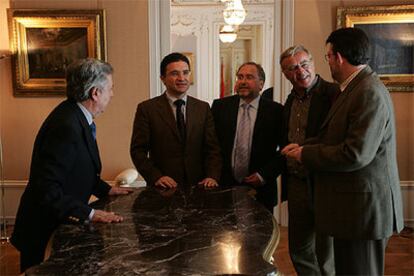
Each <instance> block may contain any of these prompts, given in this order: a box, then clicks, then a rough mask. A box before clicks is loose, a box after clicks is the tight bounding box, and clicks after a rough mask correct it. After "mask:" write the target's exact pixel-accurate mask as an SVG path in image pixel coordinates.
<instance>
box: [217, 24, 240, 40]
mask: <svg viewBox="0 0 414 276" xmlns="http://www.w3.org/2000/svg"><path fill="white" fill-rule="evenodd" d="M219 38H220V40H221V42H223V43H232V42H234V41H235V40H236V38H237V33H236V31H235V29H234V27H233V26H231V25H224V26H223V28H221V30H220V33H219Z"/></svg>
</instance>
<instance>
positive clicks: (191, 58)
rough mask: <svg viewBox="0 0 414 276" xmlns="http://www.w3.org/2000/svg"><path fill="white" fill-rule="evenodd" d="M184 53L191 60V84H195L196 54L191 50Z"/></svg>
mask: <svg viewBox="0 0 414 276" xmlns="http://www.w3.org/2000/svg"><path fill="white" fill-rule="evenodd" d="M182 54H183V55H185V56H186V57H187V58H188V60H189V61H190V69H191V74H190V85H194V79H195V71H196V69H195V60H194V54H193V53H190V52H183V53H182Z"/></svg>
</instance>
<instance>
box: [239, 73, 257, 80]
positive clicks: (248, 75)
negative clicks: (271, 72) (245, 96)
mask: <svg viewBox="0 0 414 276" xmlns="http://www.w3.org/2000/svg"><path fill="white" fill-rule="evenodd" d="M255 79H257V77H256V76H254V75H251V74H247V75H242V74H238V75H236V80H237V81H243V80H248V81H251V80H255Z"/></svg>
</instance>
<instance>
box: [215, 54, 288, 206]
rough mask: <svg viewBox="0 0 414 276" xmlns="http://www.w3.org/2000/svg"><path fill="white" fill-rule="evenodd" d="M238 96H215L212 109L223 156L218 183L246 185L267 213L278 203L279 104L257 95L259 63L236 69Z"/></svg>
mask: <svg viewBox="0 0 414 276" xmlns="http://www.w3.org/2000/svg"><path fill="white" fill-rule="evenodd" d="M236 77H237V82H236V84H235V87H234V89H235V91H236V92H237V95H234V96H230V97H226V98H223V99H217V100H215V101H214V102H213V105H212V112H213V116H214V121H215V124H216V131H217V136H218V138H219V142H220V146H221V150H222V156H223V170H222V177H221V180H220V184H221V185H225V186H226V185H228V186H232V185H247V186H249V187H251V188H253V189H254V190H255V193H256V199H257V200H258V201H259V202H260V203H261V204H263V206H264V207H266V208H267V209H268V210H269V211H270V212H273V207H274V206H275V205H276V203H277V185H276V178H277V176H278V175H279V173H280V171H281V167H282V165H283V161H282V158H281V156H280V155H279V153H278V149H279V147H280V146H281V144H282V138H283V135H282V132H283V127H282V105H280V104H278V103H276V102H273V101H270V100H268V99H264V98H261V97H260V91H261V90H262V88H263V85H264V82H265V73H264V71H263V68H262V66H260V65H259V64H256V63H254V62H247V63H245V64H243V65H241V66H240V67H239V69H238V71H237V75H236Z"/></svg>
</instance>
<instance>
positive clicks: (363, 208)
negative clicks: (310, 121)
mask: <svg viewBox="0 0 414 276" xmlns="http://www.w3.org/2000/svg"><path fill="white" fill-rule="evenodd" d="M302 161H303V163H304V164H305V165H306V166H307V167H308V168H309V169H311V170H313V171H315V216H316V228H317V230H318V231H320V232H322V233H325V234H328V235H331V236H334V237H336V238H341V239H382V238H385V237H389V236H391V235H392V233H393V231H395V230H396V231H400V230H401V229H402V228H403V215H402V203H401V191H400V182H399V176H398V168H397V160H396V140H395V119H394V111H393V105H392V101H391V98H390V95H389V92H388V90H387V89H386V88H385V86H384V85H383V84H382V82H381V81H380V80H379V78H378V76H377V75H376V73H374V72H373V71H372V70H371V68H370V67H369V66H367V67H366V68H365V69H363V70H362V71H361V72H360V73H359V74H358V75H357V76H356V77H355V78H354V79H353V80H352V81H351V83H350V84H349V85H348V87H347V88H346V89H345V91H343V92H342V93H341V94H340V95H339V97H338V99H337V100H336V101H335V103H334V104H333V106H332V108H331V110H330V111H329V113H328V115H327V117H326V119H325V121H324V123H323V124H322V126H321V129H320V134H319V136H318V138H317V139H316V142H315V141H314V143H313V144H311V145H305V146H304V148H303V151H302Z"/></svg>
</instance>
